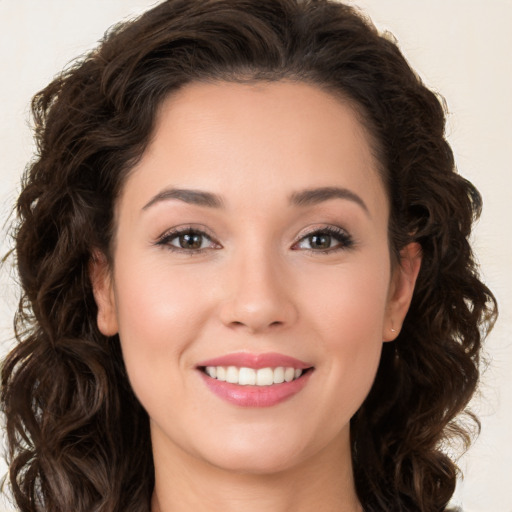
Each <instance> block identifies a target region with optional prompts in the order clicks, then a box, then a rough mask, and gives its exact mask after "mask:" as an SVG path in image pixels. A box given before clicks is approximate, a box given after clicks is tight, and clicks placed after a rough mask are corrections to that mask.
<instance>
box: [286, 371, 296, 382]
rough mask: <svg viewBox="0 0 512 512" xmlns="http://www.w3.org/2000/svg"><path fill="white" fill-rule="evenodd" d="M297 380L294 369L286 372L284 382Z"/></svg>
mask: <svg viewBox="0 0 512 512" xmlns="http://www.w3.org/2000/svg"><path fill="white" fill-rule="evenodd" d="M294 378H295V370H294V369H293V368H286V370H285V371H284V380H285V381H286V382H291V381H292V380H293V379H294Z"/></svg>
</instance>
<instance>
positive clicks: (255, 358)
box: [197, 352, 313, 370]
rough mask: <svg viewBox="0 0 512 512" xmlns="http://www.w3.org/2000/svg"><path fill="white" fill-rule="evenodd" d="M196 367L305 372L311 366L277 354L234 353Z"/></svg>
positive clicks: (201, 363)
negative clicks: (284, 368)
mask: <svg viewBox="0 0 512 512" xmlns="http://www.w3.org/2000/svg"><path fill="white" fill-rule="evenodd" d="M197 366H198V367H206V366H236V367H238V368H254V369H255V370H257V369H259V368H277V367H279V366H283V367H287V368H296V369H301V370H305V369H307V368H311V367H312V366H313V365H312V364H310V363H308V362H306V361H300V360H299V359H296V358H295V357H291V356H287V355H284V354H278V353H277V352H267V353H264V354H249V353H247V352H236V353H233V354H226V355H224V356H220V357H215V358H213V359H208V360H207V361H202V362H200V363H198V365H197Z"/></svg>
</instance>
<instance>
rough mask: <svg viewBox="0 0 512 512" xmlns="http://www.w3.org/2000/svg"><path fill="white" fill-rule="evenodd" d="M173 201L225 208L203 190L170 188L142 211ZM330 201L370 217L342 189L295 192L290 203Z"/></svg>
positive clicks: (353, 196) (355, 197)
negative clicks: (338, 201) (348, 205)
mask: <svg viewBox="0 0 512 512" xmlns="http://www.w3.org/2000/svg"><path fill="white" fill-rule="evenodd" d="M173 199H174V200H178V201H183V202H184V203H187V204H194V205H197V206H206V207H208V208H218V209H224V208H225V206H224V201H223V199H222V197H221V196H219V195H217V194H213V193H211V192H205V191H202V190H192V189H182V188H169V189H165V190H162V191H161V192H159V193H158V194H156V195H155V196H154V197H153V198H151V200H150V201H149V202H148V203H146V204H145V205H144V206H143V208H142V209H143V210H147V209H148V208H150V207H151V206H153V205H154V204H156V203H159V202H161V201H168V200H173ZM330 199H346V200H349V201H352V202H354V203H356V204H357V205H359V206H360V207H361V208H362V209H363V210H364V211H365V212H366V213H367V214H368V215H369V213H370V212H369V210H368V207H367V206H366V203H365V202H364V201H363V200H362V199H361V197H360V196H358V195H357V194H356V193H354V192H352V191H351V190H349V189H346V188H341V187H320V188H311V189H305V190H300V191H297V192H293V193H292V194H291V195H290V197H289V203H290V204H291V205H292V206H298V207H305V206H314V205H316V204H320V203H323V202H324V201H328V200H330Z"/></svg>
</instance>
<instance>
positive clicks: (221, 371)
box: [205, 366, 302, 386]
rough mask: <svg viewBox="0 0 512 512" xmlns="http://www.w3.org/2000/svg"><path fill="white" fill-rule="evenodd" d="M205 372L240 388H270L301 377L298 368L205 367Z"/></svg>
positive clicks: (213, 377) (300, 371)
mask: <svg viewBox="0 0 512 512" xmlns="http://www.w3.org/2000/svg"><path fill="white" fill-rule="evenodd" d="M205 372H206V373H207V374H208V375H209V376H210V377H211V378H212V379H217V380H221V381H225V382H229V383H231V384H238V385H240V386H271V385H272V384H282V383H283V382H291V381H292V380H295V379H298V378H299V377H300V376H301V375H302V370H301V369H299V368H291V367H288V368H284V367H282V366H278V367H277V368H260V369H258V370H255V369H253V368H245V367H242V368H237V367H236V366H228V367H225V366H207V367H206V368H205Z"/></svg>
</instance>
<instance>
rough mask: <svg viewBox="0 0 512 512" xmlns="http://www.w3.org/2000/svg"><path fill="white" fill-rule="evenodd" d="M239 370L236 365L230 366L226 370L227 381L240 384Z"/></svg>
mask: <svg viewBox="0 0 512 512" xmlns="http://www.w3.org/2000/svg"><path fill="white" fill-rule="evenodd" d="M238 377H239V372H238V368H237V367H236V366H228V369H227V370H226V382H230V383H231V384H238Z"/></svg>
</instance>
